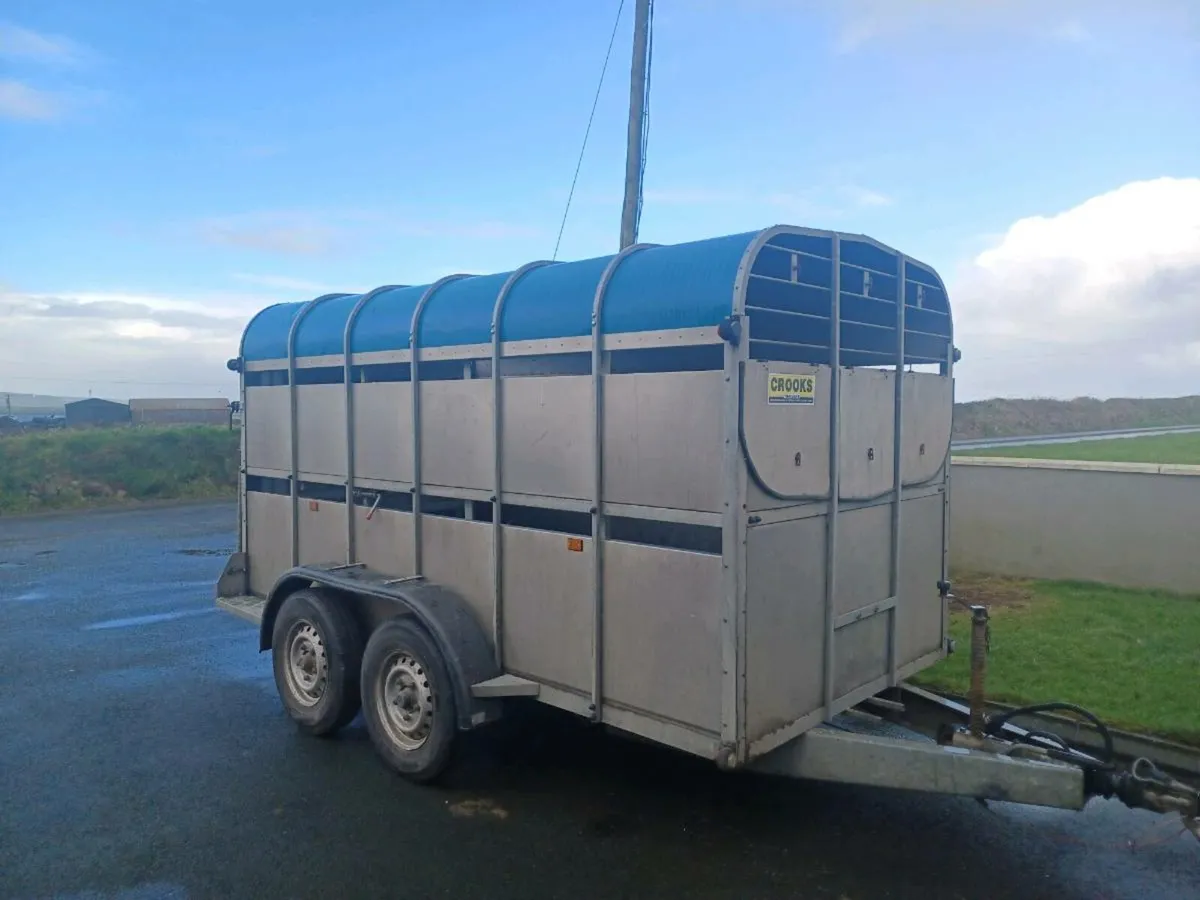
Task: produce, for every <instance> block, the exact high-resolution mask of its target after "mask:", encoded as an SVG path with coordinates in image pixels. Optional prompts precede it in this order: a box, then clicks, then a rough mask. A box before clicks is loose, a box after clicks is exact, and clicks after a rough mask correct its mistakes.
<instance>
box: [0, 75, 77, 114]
mask: <svg viewBox="0 0 1200 900" xmlns="http://www.w3.org/2000/svg"><path fill="white" fill-rule="evenodd" d="M62 112H63V103H62V100H61V99H60V98H59V97H58V95H56V94H54V93H51V92H50V91H43V90H39V89H38V88H35V87H31V86H30V85H28V84H26V83H25V82H23V81H16V80H14V79H11V78H9V79H4V80H2V81H0V117H2V118H7V119H39V120H48V119H56V118H58V117H59V116H60V115H61V114H62Z"/></svg>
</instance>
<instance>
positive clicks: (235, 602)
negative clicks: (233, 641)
mask: <svg viewBox="0 0 1200 900" xmlns="http://www.w3.org/2000/svg"><path fill="white" fill-rule="evenodd" d="M217 606H218V607H219V608H221V609H223V610H225V612H227V613H233V615H235V616H237V617H238V618H239V619H244V620H245V621H247V622H249V623H250V624H251V625H261V624H262V617H263V610H264V609H266V606H267V601H266V600H264V599H263V598H262V597H254V596H241V597H218V598H217Z"/></svg>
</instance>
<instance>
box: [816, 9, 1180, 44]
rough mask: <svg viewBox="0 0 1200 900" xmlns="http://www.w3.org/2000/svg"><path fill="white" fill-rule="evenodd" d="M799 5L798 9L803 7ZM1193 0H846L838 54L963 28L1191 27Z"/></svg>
mask: <svg viewBox="0 0 1200 900" xmlns="http://www.w3.org/2000/svg"><path fill="white" fill-rule="evenodd" d="M803 6H804V5H800V6H798V7H796V8H798V9H799V8H803ZM1197 11H1198V9H1197V7H1196V5H1195V3H1194V0H1141V2H1139V3H1128V2H1126V0H1055V2H1053V3H1045V2H1042V0H844V2H843V3H841V4H839V5H838V13H839V16H840V19H839V21H840V26H839V29H838V33H837V37H836V39H835V42H834V49H835V51H836V52H838V53H854V52H857V51H860V50H861V51H865V50H866V49H868V48H870V49H872V50H874V49H876V48H877V47H883V46H885V45H886V43H887V42H891V43H892V46H893V47H894V48H903V49H906V50H908V51H911V49H912V48H911V46H909V45H908V44H904V45H899V44H896V43H895V39H897V38H912V37H913V36H914V35H915V36H919V37H922V38H929V37H932V38H938V37H945V36H951V37H956V38H957V37H961V36H962V35H963V34H964V33H971V32H973V33H975V34H988V35H996V34H998V33H1000V32H1005V31H1007V32H1009V33H1011V34H1019V35H1024V36H1026V37H1033V38H1049V39H1052V40H1058V41H1063V42H1067V43H1074V44H1083V43H1091V42H1092V40H1093V39H1094V32H1093V27H1092V25H1093V23H1097V22H1101V21H1107V22H1113V21H1114V20H1120V21H1121V22H1122V23H1125V24H1126V25H1127V24H1129V23H1132V22H1143V23H1155V27H1158V26H1160V25H1162V24H1163V23H1171V24H1173V25H1174V26H1176V27H1179V26H1182V27H1194V26H1195V23H1196V20H1197Z"/></svg>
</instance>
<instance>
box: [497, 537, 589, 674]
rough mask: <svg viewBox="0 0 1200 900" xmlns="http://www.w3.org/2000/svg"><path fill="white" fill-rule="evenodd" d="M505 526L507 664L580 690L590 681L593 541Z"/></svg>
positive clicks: (505, 648) (509, 666)
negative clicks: (577, 543) (574, 542)
mask: <svg viewBox="0 0 1200 900" xmlns="http://www.w3.org/2000/svg"><path fill="white" fill-rule="evenodd" d="M581 540H582V545H583V550H582V551H580V552H575V551H572V550H570V549H569V548H568V545H567V536H566V535H563V534H558V533H557V532H552V531H534V530H531V529H527V528H511V527H507V526H506V527H505V528H504V544H503V546H504V660H505V667H506V668H509V669H512V670H514V671H518V672H521V673H523V674H525V675H529V676H532V677H534V678H538V679H544V680H546V681H550V682H553V683H554V684H558V685H562V686H564V687H569V688H574V689H575V690H579V691H590V690H591V682H592V666H591V652H592V602H591V564H592V541H591V539H590V538H582V539H581Z"/></svg>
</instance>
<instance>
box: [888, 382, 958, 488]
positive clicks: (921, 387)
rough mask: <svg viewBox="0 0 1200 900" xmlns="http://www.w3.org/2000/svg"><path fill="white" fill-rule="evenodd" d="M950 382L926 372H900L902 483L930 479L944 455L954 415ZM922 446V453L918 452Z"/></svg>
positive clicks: (952, 386) (952, 390) (952, 388)
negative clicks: (901, 381) (902, 416)
mask: <svg viewBox="0 0 1200 900" xmlns="http://www.w3.org/2000/svg"><path fill="white" fill-rule="evenodd" d="M953 398H954V382H953V381H951V379H949V378H947V377H944V376H942V375H933V374H930V373H928V372H906V373H905V374H904V409H903V415H904V430H903V432H902V433H901V437H900V439H901V441H902V442H903V445H904V446H903V447H902V452H903V460H904V468H903V476H902V477H903V479H904V483H905V484H920V483H921V482H925V481H928V480H929V479H931V478H933V477H934V476H935V475H936V474H937V471H938V469H940V468H941V466H942V462H943V461H944V460H945V458H946V448H947V447H948V446H949V444H950V427H951V422H952V419H953V418H954V401H953ZM922 448H924V452H921V451H922Z"/></svg>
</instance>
